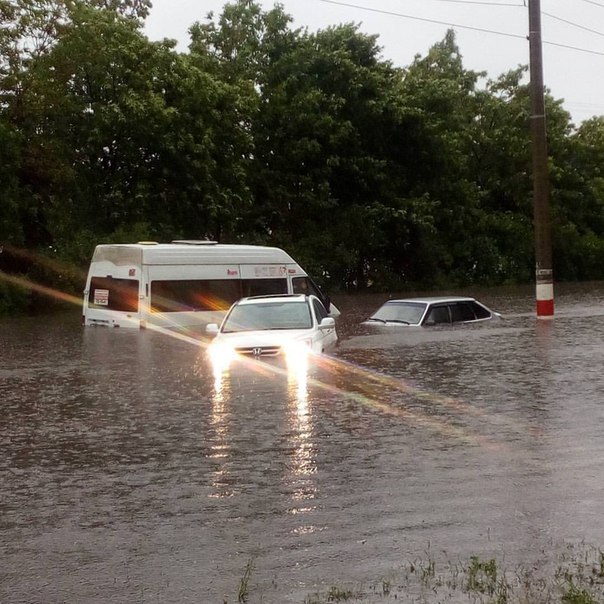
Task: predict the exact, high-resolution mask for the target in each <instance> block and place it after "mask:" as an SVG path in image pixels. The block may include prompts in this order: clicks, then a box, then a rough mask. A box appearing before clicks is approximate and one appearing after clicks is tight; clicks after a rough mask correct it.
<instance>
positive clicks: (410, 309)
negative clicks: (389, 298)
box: [369, 302, 426, 325]
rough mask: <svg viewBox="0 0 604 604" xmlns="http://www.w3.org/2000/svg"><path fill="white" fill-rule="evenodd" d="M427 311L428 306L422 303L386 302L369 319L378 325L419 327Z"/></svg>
mask: <svg viewBox="0 0 604 604" xmlns="http://www.w3.org/2000/svg"><path fill="white" fill-rule="evenodd" d="M425 310H426V304H424V303H422V302H386V304H384V306H382V307H381V308H380V309H378V310H377V311H376V312H375V313H373V314H372V315H371V317H369V320H370V321H377V322H378V323H388V322H390V323H406V324H408V325H417V324H418V323H419V322H420V320H421V318H422V315H423V314H424V311H425Z"/></svg>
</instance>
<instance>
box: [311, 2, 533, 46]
mask: <svg viewBox="0 0 604 604" xmlns="http://www.w3.org/2000/svg"><path fill="white" fill-rule="evenodd" d="M319 2H325V3H326V4H336V5H338V6H346V7H348V8H358V9H360V10H364V11H367V12H370V13H378V14H381V15H390V16H393V17H402V18H403V19H413V20H414V21H424V22H425V23H435V24H436V25H448V26H449V27H457V28H459V29H470V30H472V31H479V32H482V33H486V34H495V35H497V36H507V37H508V38H518V39H521V40H526V36H522V35H520V34H510V33H506V32H503V31H494V30H492V29H483V28H482V27H473V26H471V25H459V24H457V23H449V22H447V21H438V20H436V19H427V18H425V17H414V16H412V15H403V14H401V13H394V12H391V11H387V10H381V9H379V8H369V7H368V6H358V5H357V4H348V3H347V2H336V0H319ZM515 6H518V5H515Z"/></svg>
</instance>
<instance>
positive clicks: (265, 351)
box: [235, 346, 281, 357]
mask: <svg viewBox="0 0 604 604" xmlns="http://www.w3.org/2000/svg"><path fill="white" fill-rule="evenodd" d="M235 350H236V351H237V353H238V354H242V355H245V356H250V357H275V356H277V355H278V354H280V353H281V347H280V346H244V347H241V348H236V349H235Z"/></svg>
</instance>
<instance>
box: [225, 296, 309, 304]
mask: <svg viewBox="0 0 604 604" xmlns="http://www.w3.org/2000/svg"><path fill="white" fill-rule="evenodd" d="M309 297H310V296H307V295H306V294H265V295H262V296H248V297H247V298H241V300H239V301H238V302H237V304H254V303H256V302H260V303H264V302H305V301H307V300H308V299H309Z"/></svg>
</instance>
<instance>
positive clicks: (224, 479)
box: [0, 283, 604, 604]
mask: <svg viewBox="0 0 604 604" xmlns="http://www.w3.org/2000/svg"><path fill="white" fill-rule="evenodd" d="M472 293H475V294H476V295H477V297H478V298H479V299H480V300H481V301H483V302H484V303H486V304H487V305H488V306H490V307H492V308H494V309H495V310H498V311H501V312H502V313H503V314H504V315H505V316H504V319H503V320H501V321H497V322H494V321H493V322H489V323H487V324H482V325H474V326H460V327H454V328H448V329H443V328H424V329H409V328H407V329H406V328H390V329H385V328H375V329H373V330H370V329H369V328H366V327H362V326H360V325H359V324H360V321H361V320H362V319H364V318H365V317H367V316H368V315H369V314H370V313H371V312H372V311H373V310H374V309H376V308H377V307H378V306H379V305H380V304H381V302H382V301H383V300H384V299H385V296H377V295H369V296H357V297H352V296H348V297H347V296H340V297H337V296H334V301H335V302H336V304H338V306H339V307H340V308H341V310H342V311H343V312H342V316H341V318H340V319H339V333H340V337H341V343H340V346H339V347H338V348H337V350H336V351H335V353H334V354H333V355H332V358H331V359H326V360H324V361H321V362H320V363H318V364H315V365H313V366H311V367H310V368H309V369H308V372H306V373H304V372H298V373H288V372H287V371H284V370H282V369H281V368H280V367H279V366H274V365H271V366H269V367H268V368H263V367H261V366H260V365H259V364H258V363H253V364H251V366H241V367H237V368H236V370H235V371H233V372H231V374H229V375H226V376H223V377H222V378H221V379H218V378H216V377H215V376H214V374H213V372H212V368H211V367H210V366H209V364H208V363H207V361H206V358H205V356H204V352H203V346H202V345H200V344H199V339H198V338H187V337H183V338H178V337H169V336H167V335H164V334H161V333H156V332H153V331H149V330H143V331H134V330H104V329H95V328H86V329H84V328H82V327H81V326H80V323H79V311H78V310H74V311H73V312H66V313H61V314H57V315H53V316H51V317H38V318H20V319H9V320H4V321H0V359H1V363H0V410H1V413H0V453H1V455H0V479H1V481H2V482H1V486H2V489H1V491H0V547H1V550H0V551H2V558H1V560H2V562H1V564H0V601H1V602H2V603H3V604H9V603H11V604H12V603H40V604H50V603H59V602H69V603H71V602H78V603H86V604H88V603H91V604H92V603H94V604H96V603H106V602H112V603H132V602H161V603H178V604H180V603H187V602H195V603H216V604H223V603H225V602H228V603H233V602H237V601H238V599H241V598H243V599H242V600H241V601H244V600H245V601H248V602H253V603H255V602H263V603H273V602H274V603H287V602H297V603H300V604H302V603H303V602H304V601H305V599H306V598H308V595H309V594H315V593H319V592H324V591H325V590H326V589H328V588H329V587H330V586H333V585H339V586H348V585H350V586H359V585H368V584H370V583H371V582H376V581H380V580H381V579H382V578H383V577H392V578H394V577H395V576H396V572H397V569H399V568H400V567H401V565H402V564H404V563H406V562H408V561H410V560H414V559H418V558H419V559H421V558H425V557H426V556H428V557H431V556H434V557H435V558H438V557H443V556H444V557H448V558H450V559H455V560H457V559H459V560H462V559H467V558H468V557H470V556H480V557H487V556H495V557H497V559H498V560H501V559H504V560H505V561H506V563H507V564H509V565H514V564H527V565H534V564H537V563H539V562H540V561H541V560H543V558H544V557H547V555H548V552H553V551H556V550H559V549H563V548H564V547H565V545H566V544H568V543H579V542H585V543H589V544H593V545H594V546H595V547H600V546H601V545H603V544H604V513H602V503H603V501H604V464H603V463H602V458H603V454H604V394H603V393H604V372H603V367H604V284H602V283H590V284H582V285H574V286H573V285H567V286H563V285H560V286H558V287H557V289H556V317H555V319H554V320H553V321H542V320H541V321H539V320H536V318H535V316H534V311H533V308H534V297H533V296H534V292H533V289H532V288H525V289H514V290H503V289H497V290H495V289H491V290H484V291H480V292H476V291H475V292H472ZM394 580H395V579H394ZM306 601H310V600H309V599H307V600H306ZM465 601H467V600H465Z"/></svg>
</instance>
